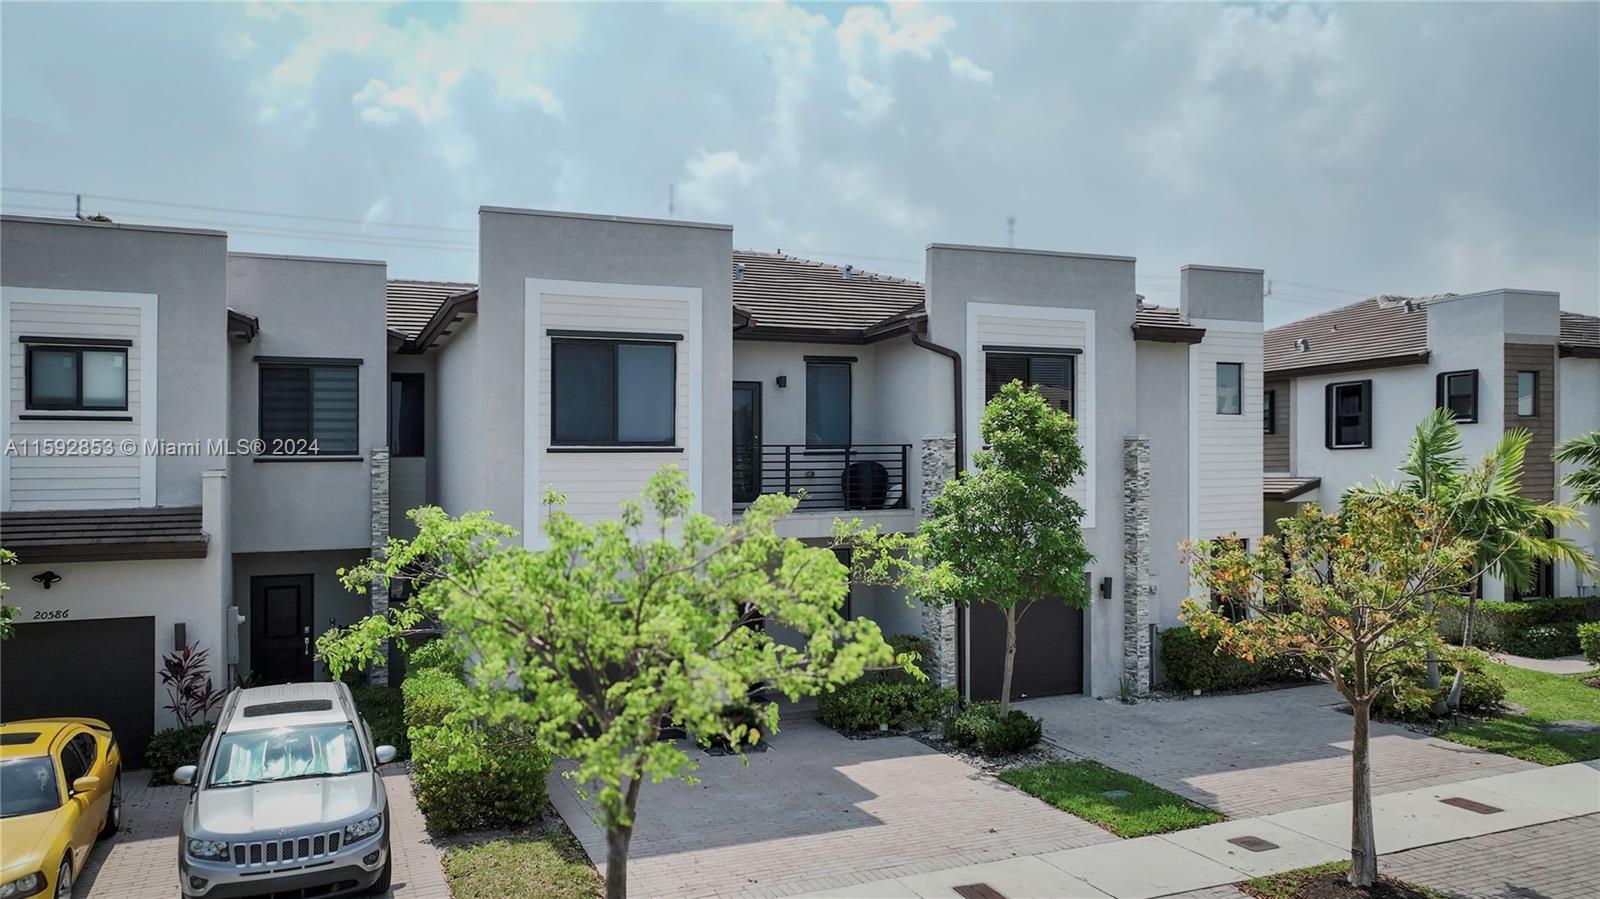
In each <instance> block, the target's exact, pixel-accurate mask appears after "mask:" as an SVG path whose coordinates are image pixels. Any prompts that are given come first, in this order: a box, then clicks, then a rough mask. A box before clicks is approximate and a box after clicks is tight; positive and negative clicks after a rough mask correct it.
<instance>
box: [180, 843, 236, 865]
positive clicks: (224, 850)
mask: <svg viewBox="0 0 1600 899" xmlns="http://www.w3.org/2000/svg"><path fill="white" fill-rule="evenodd" d="M189 855H190V856H191V857H193V858H209V859H221V860H223V861H226V860H227V858H228V844H227V843H225V842H223V841H222V840H195V839H191V840H190V841H189Z"/></svg>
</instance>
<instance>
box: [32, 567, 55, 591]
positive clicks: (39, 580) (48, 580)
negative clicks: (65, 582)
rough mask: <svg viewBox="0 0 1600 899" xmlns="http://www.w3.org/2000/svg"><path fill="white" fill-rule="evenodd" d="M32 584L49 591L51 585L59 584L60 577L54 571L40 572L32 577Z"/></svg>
mask: <svg viewBox="0 0 1600 899" xmlns="http://www.w3.org/2000/svg"><path fill="white" fill-rule="evenodd" d="M33 582H34V583H35V584H38V585H39V586H41V587H43V588H45V589H46V590H49V589H50V585H51V584H59V583H61V575H59V574H56V573H55V572H54V571H41V572H39V573H38V574H36V575H34V576H33Z"/></svg>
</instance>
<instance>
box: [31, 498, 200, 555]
mask: <svg viewBox="0 0 1600 899" xmlns="http://www.w3.org/2000/svg"><path fill="white" fill-rule="evenodd" d="M200 520H201V519H200V507H199V506H172V507H163V508H149V509H51V510H47V511H38V512H0V532H3V533H4V534H5V538H4V539H5V547H6V549H9V550H11V551H12V552H14V553H16V554H17V561H18V562H20V563H22V564H32V563H49V562H95V561H110V560H119V559H198V558H203V557H204V556H205V554H206V535H205V533H204V532H203V531H201V529H200Z"/></svg>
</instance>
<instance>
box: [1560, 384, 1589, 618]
mask: <svg viewBox="0 0 1600 899" xmlns="http://www.w3.org/2000/svg"><path fill="white" fill-rule="evenodd" d="M1560 364H1561V367H1560V370H1559V373H1558V374H1557V381H1558V384H1557V390H1559V391H1560V406H1559V407H1558V408H1557V410H1556V429H1557V433H1558V434H1559V435H1560V438H1561V439H1562V440H1566V439H1568V438H1570V437H1573V436H1575V435H1578V434H1584V433H1588V432H1590V431H1600V359H1580V358H1576V357H1572V356H1569V357H1567V358H1565V359H1562V360H1561V363H1560ZM1573 467H1574V466H1571V465H1562V466H1560V468H1559V469H1558V473H1559V474H1561V475H1565V474H1566V473H1567V472H1568V471H1570V470H1572V468H1573ZM1557 489H1558V491H1559V493H1558V497H1559V498H1560V499H1561V500H1562V501H1563V502H1571V501H1572V490H1571V488H1567V487H1558V488H1557ZM1581 511H1582V512H1583V514H1584V520H1585V521H1586V522H1587V523H1588V525H1589V526H1588V527H1587V528H1585V527H1580V526H1578V525H1571V526H1568V527H1565V528H1562V529H1561V534H1562V536H1565V537H1570V538H1572V539H1573V540H1575V541H1577V542H1578V544H1579V545H1581V546H1586V547H1588V548H1589V552H1590V554H1592V555H1593V556H1595V557H1596V558H1600V506H1585V507H1583V508H1582V509H1581ZM1556 592H1557V593H1560V594H1561V595H1562V596H1580V595H1581V596H1594V595H1596V593H1600V589H1597V588H1596V579H1595V578H1593V577H1589V576H1587V575H1580V574H1579V573H1578V570H1577V569H1576V568H1574V567H1573V566H1570V565H1562V566H1559V567H1558V568H1557V570H1556Z"/></svg>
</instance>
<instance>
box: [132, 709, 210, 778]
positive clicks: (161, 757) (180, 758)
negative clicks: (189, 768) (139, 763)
mask: <svg viewBox="0 0 1600 899" xmlns="http://www.w3.org/2000/svg"><path fill="white" fill-rule="evenodd" d="M213 727H216V725H215V724H195V725H191V726H189V727H169V728H167V729H166V730H160V731H156V734H155V736H153V737H151V738H150V744H149V745H148V746H146V747H145V749H144V763H145V766H146V767H148V768H149V769H150V786H152V787H166V786H171V785H172V784H173V783H174V781H173V779H172V772H173V771H175V770H177V769H178V768H180V767H182V766H184V765H198V764H200V747H201V746H202V745H203V744H204V743H205V741H206V736H207V735H208V734H210V733H211V729H212V728H213Z"/></svg>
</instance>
